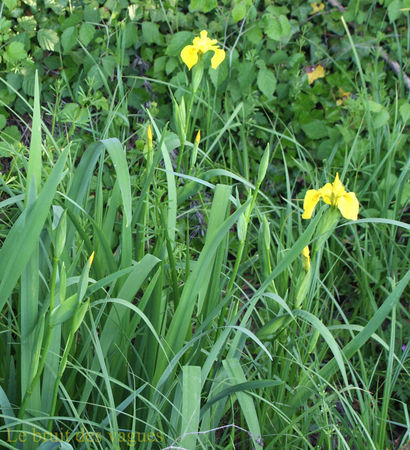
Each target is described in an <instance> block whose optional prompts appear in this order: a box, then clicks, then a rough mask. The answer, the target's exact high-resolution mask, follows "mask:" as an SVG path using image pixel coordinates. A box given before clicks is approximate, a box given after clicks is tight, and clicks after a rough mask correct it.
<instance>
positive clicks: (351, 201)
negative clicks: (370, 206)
mask: <svg viewBox="0 0 410 450" xmlns="http://www.w3.org/2000/svg"><path fill="white" fill-rule="evenodd" d="M337 207H338V208H339V211H340V212H341V213H342V216H343V217H344V218H345V219H349V220H357V216H358V215H359V200H357V197H356V194H355V193H354V192H348V193H346V194H344V195H342V196H341V197H340V198H339V199H338V201H337Z"/></svg>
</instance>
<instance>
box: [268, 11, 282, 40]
mask: <svg viewBox="0 0 410 450" xmlns="http://www.w3.org/2000/svg"><path fill="white" fill-rule="evenodd" d="M265 33H266V35H267V36H268V37H269V38H271V39H273V40H274V41H280V39H281V37H282V27H281V24H280V22H279V19H278V18H277V17H272V16H269V19H268V23H267V25H266V26H265Z"/></svg>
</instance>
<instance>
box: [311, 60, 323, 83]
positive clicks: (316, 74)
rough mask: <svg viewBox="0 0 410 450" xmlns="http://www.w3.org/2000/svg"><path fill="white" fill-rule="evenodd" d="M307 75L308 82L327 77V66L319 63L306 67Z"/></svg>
mask: <svg viewBox="0 0 410 450" xmlns="http://www.w3.org/2000/svg"><path fill="white" fill-rule="evenodd" d="M306 72H307V76H308V83H309V84H312V83H313V82H314V81H315V80H317V79H318V78H324V77H325V68H324V67H323V66H321V65H320V64H318V65H317V66H316V67H315V66H309V67H307V68H306Z"/></svg>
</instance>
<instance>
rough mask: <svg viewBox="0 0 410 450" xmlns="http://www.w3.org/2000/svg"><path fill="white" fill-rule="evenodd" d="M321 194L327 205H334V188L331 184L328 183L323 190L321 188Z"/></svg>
mask: <svg viewBox="0 0 410 450" xmlns="http://www.w3.org/2000/svg"><path fill="white" fill-rule="evenodd" d="M319 194H320V196H321V197H322V198H323V201H324V202H325V203H327V204H328V205H331V204H332V196H333V186H332V185H331V184H330V183H326V184H325V185H324V186H323V187H322V188H320V189H319Z"/></svg>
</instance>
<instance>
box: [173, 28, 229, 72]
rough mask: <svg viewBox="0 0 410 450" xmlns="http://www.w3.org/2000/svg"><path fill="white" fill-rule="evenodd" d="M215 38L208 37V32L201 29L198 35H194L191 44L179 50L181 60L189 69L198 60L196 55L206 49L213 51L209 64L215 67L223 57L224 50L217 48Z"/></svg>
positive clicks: (204, 51) (201, 53)
mask: <svg viewBox="0 0 410 450" xmlns="http://www.w3.org/2000/svg"><path fill="white" fill-rule="evenodd" d="M217 42H218V41H217V40H216V39H209V37H208V32H207V31H205V30H202V31H201V33H200V37H195V38H194V40H193V41H192V44H193V45H187V46H186V47H184V48H183V49H182V51H181V58H182V61H184V63H185V64H186V65H187V66H188V69H189V70H191V68H192V67H193V66H195V64H196V63H197V62H198V56H199V55H203V54H204V53H206V52H207V51H209V50H211V51H213V52H214V56H213V57H212V59H211V65H212V68H213V69H216V68H217V67H218V66H219V64H221V62H222V61H223V60H224V59H225V50H223V49H221V48H219V46H218V45H216V44H217Z"/></svg>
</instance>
